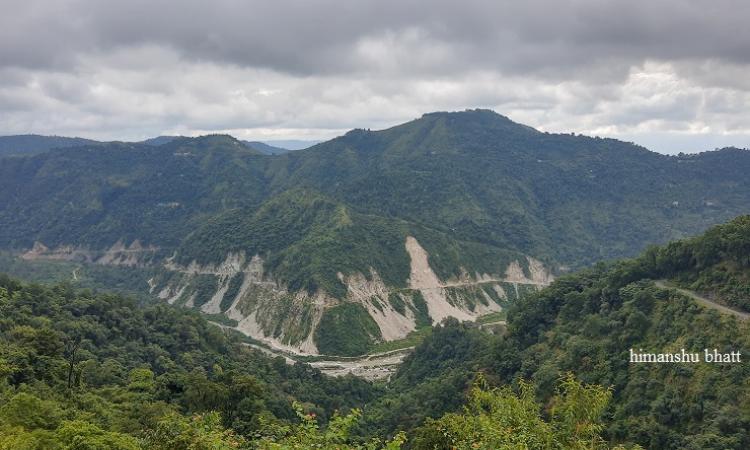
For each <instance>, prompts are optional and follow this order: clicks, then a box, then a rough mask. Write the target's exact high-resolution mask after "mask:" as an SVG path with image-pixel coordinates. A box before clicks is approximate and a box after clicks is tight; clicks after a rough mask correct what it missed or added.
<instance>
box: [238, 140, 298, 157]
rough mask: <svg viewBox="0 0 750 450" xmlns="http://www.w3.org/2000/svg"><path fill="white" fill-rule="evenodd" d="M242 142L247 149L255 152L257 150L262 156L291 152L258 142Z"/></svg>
mask: <svg viewBox="0 0 750 450" xmlns="http://www.w3.org/2000/svg"><path fill="white" fill-rule="evenodd" d="M242 142H243V143H244V144H245V145H247V146H248V147H250V148H254V149H255V150H258V151H259V152H261V153H263V154H264V155H280V154H282V153H286V152H290V151H292V150H289V149H286V148H281V147H274V146H273V145H268V144H266V143H264V142H258V141H242Z"/></svg>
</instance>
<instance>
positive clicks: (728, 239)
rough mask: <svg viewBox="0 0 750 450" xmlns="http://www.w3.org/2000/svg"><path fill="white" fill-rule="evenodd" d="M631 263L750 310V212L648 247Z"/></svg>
mask: <svg viewBox="0 0 750 450" xmlns="http://www.w3.org/2000/svg"><path fill="white" fill-rule="evenodd" d="M631 264H632V265H634V266H636V270H640V271H642V272H647V273H650V274H653V276H654V277H663V278H670V279H673V280H674V281H676V282H677V283H678V284H679V285H681V286H683V287H686V288H688V289H692V290H696V291H700V292H703V293H706V294H708V295H710V296H712V297H714V298H715V299H716V300H717V301H719V302H723V303H725V304H727V305H728V306H732V307H735V308H739V309H742V310H745V311H750V216H741V217H738V218H737V219H735V220H732V221H731V222H729V223H726V224H723V225H719V226H716V227H714V228H711V229H710V230H708V231H707V232H706V233H705V234H703V235H701V236H698V237H695V238H692V239H687V240H684V241H677V242H673V243H670V244H669V245H667V246H665V247H663V248H659V247H653V248H650V249H648V251H646V253H645V254H644V255H643V256H642V257H641V258H639V259H637V260H635V261H633V262H632V263H631Z"/></svg>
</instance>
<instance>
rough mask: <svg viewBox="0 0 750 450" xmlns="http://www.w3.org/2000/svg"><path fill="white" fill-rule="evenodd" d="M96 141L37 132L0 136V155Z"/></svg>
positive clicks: (39, 151) (21, 153)
mask: <svg viewBox="0 0 750 450" xmlns="http://www.w3.org/2000/svg"><path fill="white" fill-rule="evenodd" d="M97 143H98V142H97V141H92V140H90V139H84V138H78V137H73V138H71V137H62V136H40V135H37V134H24V135H16V136H0V157H2V156H18V155H33V154H36V153H42V152H46V151H47V150H50V149H53V148H64V147H77V146H81V145H92V144H97Z"/></svg>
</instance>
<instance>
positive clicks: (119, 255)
mask: <svg viewBox="0 0 750 450" xmlns="http://www.w3.org/2000/svg"><path fill="white" fill-rule="evenodd" d="M158 251H159V248H158V247H154V246H143V245H142V244H141V242H140V241H139V240H138V239H136V240H134V241H133V242H131V243H130V245H126V244H125V243H124V241H122V240H119V241H117V242H115V243H114V244H112V246H111V247H109V248H106V249H103V250H92V249H90V248H86V247H82V246H72V245H62V246H58V247H55V248H52V249H51V248H49V247H47V246H46V245H44V244H43V243H41V242H39V241H37V242H34V246H33V247H32V248H31V249H30V250H28V251H26V252H24V253H21V255H20V257H21V258H23V259H26V260H57V261H74V262H85V263H92V264H102V265H108V266H126V267H146V266H148V265H149V264H150V263H151V262H152V261H153V259H154V257H155V255H156V253H157V252H158Z"/></svg>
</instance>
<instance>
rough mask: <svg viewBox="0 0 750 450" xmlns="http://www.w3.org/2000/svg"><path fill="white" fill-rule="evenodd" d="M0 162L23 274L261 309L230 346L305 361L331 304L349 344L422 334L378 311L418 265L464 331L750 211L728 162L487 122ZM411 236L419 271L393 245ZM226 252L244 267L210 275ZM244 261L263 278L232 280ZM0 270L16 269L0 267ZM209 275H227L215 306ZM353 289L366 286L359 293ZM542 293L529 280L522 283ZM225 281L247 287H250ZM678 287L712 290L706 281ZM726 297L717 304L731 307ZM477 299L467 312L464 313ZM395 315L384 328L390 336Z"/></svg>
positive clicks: (741, 173) (741, 181)
mask: <svg viewBox="0 0 750 450" xmlns="http://www.w3.org/2000/svg"><path fill="white" fill-rule="evenodd" d="M1 162H2V164H0V250H4V251H8V252H11V253H15V254H17V255H20V254H23V255H25V257H27V258H29V259H34V260H35V261H38V260H44V259H48V260H49V259H52V260H67V261H74V262H81V263H87V264H99V265H108V266H116V267H131V268H132V267H136V268H138V269H144V270H152V272H151V273H148V276H146V273H145V272H141V273H131V274H128V275H123V276H120V277H117V276H114V277H113V276H111V274H106V275H105V274H104V272H99V271H97V270H85V271H84V273H85V274H86V275H87V276H95V275H96V274H97V273H100V274H101V276H105V277H106V278H107V279H115V280H118V279H119V280H120V281H118V289H119V286H120V285H127V283H123V282H122V280H123V279H126V278H128V279H133V280H134V281H135V282H134V283H133V287H134V289H133V291H137V292H138V293H139V294H148V295H152V296H157V295H158V296H159V297H160V298H162V299H165V300H168V301H171V302H177V303H178V304H181V305H187V306H190V307H193V308H196V309H198V308H201V309H203V310H204V312H208V313H210V314H226V315H227V316H231V318H232V320H233V321H234V322H239V321H241V320H242V319H245V318H247V317H248V316H249V315H251V314H253V313H254V312H255V313H257V314H261V315H262V317H258V318H257V320H256V319H253V320H251V321H248V322H247V323H245V325H244V328H243V329H244V330H245V332H247V333H248V334H250V335H253V336H254V337H256V338H260V337H268V338H269V339H278V340H279V342H280V343H281V344H283V345H287V344H288V345H292V346H296V347H295V348H296V350H299V351H304V352H319V351H320V349H319V348H317V347H316V345H317V344H320V342H318V341H315V342H312V341H310V342H308V343H307V344H305V339H306V338H307V337H309V336H312V335H316V336H322V335H326V333H323V334H322V335H321V334H320V333H315V326H316V323H318V322H320V321H321V320H322V318H323V316H324V315H325V314H326V313H329V311H328V309H329V308H331V307H333V306H336V305H337V304H338V303H340V302H342V301H354V302H357V303H360V304H363V306H364V307H365V309H367V308H369V310H368V314H369V315H370V316H371V317H372V318H373V319H375V320H376V322H377V319H378V317H377V316H379V315H380V316H381V317H380V318H379V320H380V321H379V322H378V326H379V328H380V333H370V332H368V331H366V330H365V327H359V329H358V330H357V331H356V333H358V334H357V336H356V339H357V342H360V343H364V344H363V345H358V346H356V347H357V348H373V347H374V346H375V345H376V344H377V343H378V341H379V340H380V339H381V338H378V336H383V337H382V339H383V340H394V339H401V338H404V337H405V336H406V335H407V334H408V333H409V332H411V331H414V330H415V329H416V328H417V327H418V325H417V321H419V322H420V323H422V322H423V321H424V320H425V319H426V318H425V317H422V316H420V318H419V320H417V319H418V318H417V317H416V315H415V314H412V313H411V312H410V311H414V310H416V309H419V307H417V305H411V307H410V308H406V309H404V308H401V307H400V306H399V302H398V301H397V300H396V306H398V307H399V310H400V312H399V310H395V309H394V308H395V306H393V305H391V306H393V308H391V307H389V304H390V301H388V298H389V297H391V294H393V293H394V292H397V291H398V290H403V289H407V288H412V287H413V286H411V285H410V282H411V281H413V280H410V277H411V275H412V270H417V269H415V267H416V266H414V264H417V263H418V262H420V261H422V259H420V258H422V257H423V258H424V260H426V262H425V264H427V266H426V267H423V268H421V269H418V270H417V272H418V273H422V272H424V271H427V272H434V276H433V275H432V274H428V275H429V276H428V280H427V282H428V284H429V283H432V284H433V286H432V287H428V286H423V289H428V290H429V289H438V290H440V292H438V294H437V297H436V298H434V299H432V297H429V296H428V297H427V300H429V301H428V303H429V304H432V313H431V314H434V315H435V317H438V319H437V321H439V320H440V319H441V318H442V317H443V316H444V314H447V315H451V314H452V315H453V316H456V317H463V318H467V317H471V318H476V317H477V316H478V315H481V314H485V313H491V312H494V311H496V310H497V309H498V307H504V305H503V301H507V300H508V299H510V297H511V295H515V296H517V295H518V292H519V291H518V286H517V284H518V280H520V282H521V283H525V282H527V281H528V280H530V279H531V278H533V277H534V274H533V273H532V272H535V273H536V274H537V275H540V274H542V272H544V273H547V272H550V273H552V274H554V275H560V274H564V273H566V272H568V271H569V270H575V269H577V268H582V267H586V266H588V265H590V264H591V263H593V262H595V261H600V260H607V259H613V258H618V257H623V256H634V255H636V254H637V253H638V252H640V251H642V250H643V249H645V248H646V247H647V246H648V245H649V244H655V243H664V242H667V241H669V240H674V239H679V238H685V237H688V236H693V235H696V234H698V233H700V232H702V231H703V230H705V229H706V228H708V227H709V226H711V225H715V224H717V223H720V222H722V221H725V220H728V219H730V218H732V217H736V216H737V215H740V214H745V213H747V212H748V209H749V208H750V179H748V177H747V176H746V174H747V173H750V152H748V151H747V150H739V149H731V148H729V149H723V150H719V151H713V152H706V153H702V154H698V155H689V156H685V155H680V156H665V155H660V154H657V153H653V152H650V151H648V150H646V149H644V148H642V147H638V146H636V145H633V144H629V143H625V142H620V141H616V140H612V139H599V138H590V137H585V136H576V135H566V134H549V133H542V132H539V131H537V130H534V129H532V128H530V127H527V126H524V125H521V124H517V123H515V122H512V121H511V120H510V119H508V118H506V117H503V116H501V115H499V114H496V113H494V112H492V111H487V110H471V111H464V112H457V113H443V112H440V113H431V114H426V115H424V116H423V117H421V118H419V119H417V120H414V121H412V122H408V123H405V124H402V125H399V126H396V127H393V128H389V129H386V130H382V131H369V130H353V131H351V132H349V133H347V134H346V135H344V136H341V137H339V138H336V139H333V140H331V141H328V142H324V143H320V144H317V145H315V146H313V147H311V148H308V149H305V150H299V151H294V152H288V153H284V154H280V155H273V156H271V155H264V154H262V153H261V152H259V151H257V150H254V149H252V148H248V147H247V146H246V145H245V144H244V143H242V142H240V141H238V140H236V139H234V138H232V137H230V136H224V135H210V136H203V137H198V138H185V137H176V138H173V139H171V140H169V141H168V142H165V143H163V144H162V145H157V146H155V145H148V144H144V143H141V144H135V143H110V144H97V145H91V146H83V147H73V148H65V149H58V150H56V151H54V152H47V153H43V154H38V155H34V156H29V157H20V158H18V157H13V158H5V159H2V160H1ZM411 238H414V242H416V243H417V244H416V245H418V247H419V248H417V249H416V250H414V249H412V250H413V251H416V252H417V253H419V255H417V256H419V257H417V256H414V255H412V254H411V253H409V251H408V249H407V248H406V247H405V245H406V243H407V242H410V241H409V239H411ZM423 254H424V255H423ZM230 255H234V256H233V257H237V258H243V259H242V261H243V263H242V264H245V265H244V266H242V267H239V266H237V267H235V266H232V265H231V264H230V266H231V267H230V266H227V267H223V266H221V265H222V264H223V263H225V262H227V261H229V259H230V258H229V257H230ZM238 255H241V256H238ZM256 256H257V257H258V258H259V259H260V261H262V270H261V272H262V273H260V274H255V273H254V275H252V276H248V277H244V275H243V277H238V276H237V274H238V273H240V272H243V271H246V270H249V269H248V267H249V266H248V264H249V261H250V260H251V259H252V258H254V257H256ZM415 258H416V259H415ZM530 258H533V259H530ZM0 262H2V260H0ZM193 263H195V264H193ZM237 264H239V263H237ZM220 266H221V267H220ZM11 267H16V268H18V267H20V266H19V265H18V264H16V262H11V263H10V264H5V263H3V265H0V269H4V270H11ZM191 267H192V268H191ZM725 269H727V267H724V268H718V267H717V268H716V271H714V272H712V273H711V274H710V277H711V279H712V280H714V281H715V282H720V281H722V280H724V279H725V278H726V277H728V276H731V277H735V278H736V277H737V276H738V275H735V272H732V270H733V269H732V270H729V272H727V270H728V269H727V270H725ZM24 270H25V269H23V270H20V272H23V271H24ZM253 270H255V269H253ZM722 270H724V271H723V272H722ZM222 271H224V272H226V271H230V272H232V273H231V275H232V276H233V277H234V280H235V281H234V282H233V285H232V290H231V291H229V290H228V287H229V285H228V283H229V279H228V278H227V277H228V276H229V275H226V274H223V273H224V272H222ZM420 271H422V272H420ZM52 272H54V271H52ZM153 272H156V273H155V274H154V273H153ZM220 272H221V273H220ZM16 273H18V272H16ZM199 273H201V275H198V274H199ZM243 273H244V272H243ZM509 273H510V274H511V275H508V274H509ZM727 273H730V275H727ZM225 275H226V276H225ZM708 276H709V274H708V273H707V272H706V273H705V274H704V278H705V277H708ZM362 277H364V278H365V279H366V281H368V282H373V284H372V285H371V286H365V283H364V282H362V281H361V278H362ZM508 277H511V278H513V279H514V280H516V281H514V283H515V284H512V285H509V286H506V287H509V288H510V289H511V290H512V292H510V291H509V292H505V291H506V289H505V288H504V287H503V285H502V284H497V286H496V287H497V289H495V287H492V286H485V288H486V289H475V287H474V286H471V285H472V283H473V284H474V285H476V284H477V283H480V282H481V281H480V279H490V280H494V281H495V282H496V283H503V282H505V281H507V280H506V278H508ZM665 277H667V278H675V277H673V276H667V275H665ZM722 277H724V278H722ZM354 279H356V280H359V281H357V283H358V284H357V283H355V284H357V286H358V287H355V288H356V289H359V291H358V294H356V295H355V294H352V286H351V284H352V283H354V282H353V281H352V280H354ZM548 279H549V278H548V277H546V276H545V275H543V274H542V275H540V276H538V277H537V281H533V280H532V283H531V285H540V284H545V283H546V282H547V281H548ZM241 280H248V283H251V284H252V283H256V284H253V287H252V289H251V288H250V287H249V285H243V284H242V283H241ZM347 280H348V281H347ZM144 281H145V283H144ZM381 281H382V283H380V282H381ZM679 281H680V282H681V283H683V285H684V286H688V285H691V286H693V287H694V288H695V289H698V290H702V291H706V293H709V292H708V291H714V290H715V289H712V288H710V286H708V284H707V283H709V281H708V280H705V279H704V280H702V281H701V280H698V279H697V278H689V277H688V278H685V277H683V278H680V280H679ZM102 283H103V280H94V282H92V283H90V284H87V285H94V286H100V285H102ZM257 283H266V284H265V285H263V286H259V285H257ZM379 283H380V284H383V285H384V286H380V284H379ZM451 283H459V284H460V286H458V287H450V288H449V287H448V285H450V284H451ZM695 283H699V284H695ZM700 283H703V284H705V286H702V285H701V284H700ZM442 285H446V289H442V287H441V286H442ZM243 286H245V287H244V288H243ZM527 286H528V285H527ZM356 289H355V290H356ZM149 291H150V292H149ZM453 291H461V292H460V293H458V294H456V292H453ZM226 292H231V293H232V294H233V297H227V296H226ZM498 292H500V294H498ZM422 294H424V292H422ZM454 294H456V295H454ZM457 295H458V296H460V297H461V298H460V299H458V300H457V298H458V297H457ZM711 295H713V294H711ZM743 295H744V294H743V293H742V292H740V291H737V292H735V293H734V294H731V295H730V294H729V293H724V295H723V297H725V299H724V301H726V302H727V303H729V304H732V305H735V306H743V305H741V303H742V302H744V300H742V298H743ZM355 297H356V298H355ZM501 297H504V299H503V298H501ZM414 298H416V297H413V299H414ZM316 299H317V300H316ZM488 299H489V300H488ZM431 302H432V303H431ZM435 302H437V303H435ZM488 302H489V303H488ZM365 303H368V304H370V306H371V307H368V306H367V305H366V304H365ZM384 304H385V306H386V308H385V309H383V306H384ZM480 304H482V305H484V307H486V309H483V310H482V309H481V308H480V310H477V309H476V308H475V307H476V306H477V305H480ZM276 307H278V308H276ZM745 307H746V306H745ZM274 308H276V310H274ZM272 310H273V311H272ZM285 311H298V312H299V311H304V312H305V313H304V316H305V317H297V318H294V317H285V316H284V314H286V313H285ZM441 311H442V312H441ZM445 311H449V313H446V312H445ZM381 313H382V314H381ZM394 314H398V315H400V316H402V317H401V318H398V317H395V316H394ZM435 317H433V319H434V318H435ZM363 320H364V322H362V323H370V322H369V320H366V319H365V318H363ZM394 320H398V321H400V322H399V323H400V325H397V326H396V328H397V329H392V330H390V331H389V330H388V329H387V328H388V327H389V326H390V325H391V324H392V323H393V321H394ZM234 322H232V323H234ZM333 322H335V320H334V321H333ZM323 323H332V322H331V317H328V318H326V319H325V320H323ZM394 326H395V325H394ZM300 329H302V330H308V331H309V333H307V334H305V333H300V332H299V330H300ZM261 331H262V333H261ZM261 334H263V336H261ZM385 336H388V337H387V338H386V337H385ZM329 337H330V336H329ZM349 337H354V336H353V335H352V336H341V337H340V341H339V342H338V343H336V344H335V345H331V346H326V347H327V348H329V349H331V348H335V349H342V348H348V349H349V352H354V347H351V346H348V345H346V342H344V341H346V340H348V339H349ZM324 341H325V342H329V343H331V342H332V341H331V340H330V339H328V338H326V339H324ZM274 342H275V341H274ZM274 342H272V343H271V345H278V344H279V342H275V343H274ZM352 354H353V353H352Z"/></svg>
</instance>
